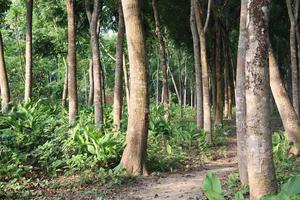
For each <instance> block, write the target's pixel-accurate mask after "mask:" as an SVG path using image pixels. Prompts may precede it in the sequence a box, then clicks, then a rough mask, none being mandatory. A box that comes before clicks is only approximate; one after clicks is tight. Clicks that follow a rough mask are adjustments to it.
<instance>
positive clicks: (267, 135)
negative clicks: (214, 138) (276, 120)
mask: <svg viewBox="0 0 300 200" xmlns="http://www.w3.org/2000/svg"><path fill="white" fill-rule="evenodd" d="M269 6H270V1H268V0H249V3H248V13H247V16H248V17H247V18H248V26H247V31H248V41H249V45H248V47H247V51H246V84H245V86H246V102H247V103H246V121H247V126H246V127H247V161H248V175H249V188H250V199H251V200H259V199H261V197H262V196H264V195H267V194H274V193H275V192H276V190H277V181H276V177H275V167H274V163H273V152H272V132H271V129H270V105H269V104H270V101H269V100H270V98H269V97H270V96H269V95H270V94H269V83H270V82H269V68H268V49H269V32H268V30H269V26H268V18H269V16H268V14H269V13H268V8H269ZM238 123H240V122H238Z"/></svg>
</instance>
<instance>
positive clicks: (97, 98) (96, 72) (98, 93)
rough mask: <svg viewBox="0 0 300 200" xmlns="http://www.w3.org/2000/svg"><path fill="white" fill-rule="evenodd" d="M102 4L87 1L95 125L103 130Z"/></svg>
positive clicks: (96, 1)
mask: <svg viewBox="0 0 300 200" xmlns="http://www.w3.org/2000/svg"><path fill="white" fill-rule="evenodd" d="M99 10H100V4H99V1H98V0H94V1H93V3H92V6H89V1H88V0H86V12H87V16H88V19H89V23H90V35H91V49H92V61H93V78H94V112H95V125H96V126H97V127H98V128H99V129H100V130H101V129H102V126H103V102H102V100H103V99H102V98H103V95H102V90H103V88H102V84H103V83H102V81H101V77H102V71H101V64H100V49H99V38H98V17H99Z"/></svg>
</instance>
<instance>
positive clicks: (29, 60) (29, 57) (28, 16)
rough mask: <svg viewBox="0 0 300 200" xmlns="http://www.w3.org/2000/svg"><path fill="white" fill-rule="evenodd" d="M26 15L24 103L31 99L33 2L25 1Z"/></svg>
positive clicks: (30, 0) (31, 0)
mask: <svg viewBox="0 0 300 200" xmlns="http://www.w3.org/2000/svg"><path fill="white" fill-rule="evenodd" d="M26 7H27V14H26V53H25V54H26V63H25V65H26V66H25V101H29V100H30V99H31V97H32V12H33V0H27V4H26Z"/></svg>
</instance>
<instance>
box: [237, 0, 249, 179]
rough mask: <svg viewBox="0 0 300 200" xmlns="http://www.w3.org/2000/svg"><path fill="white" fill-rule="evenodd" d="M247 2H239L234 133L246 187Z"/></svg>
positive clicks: (246, 0)
mask: <svg viewBox="0 0 300 200" xmlns="http://www.w3.org/2000/svg"><path fill="white" fill-rule="evenodd" d="M247 4H248V0H241V16H240V35H239V45H238V58H237V72H236V95H235V98H236V100H235V101H236V133H237V156H238V168H239V174H240V180H241V183H242V184H243V185H248V170H247V148H246V88H245V83H246V77H245V63H246V48H247V44H248V38H247V37H248V34H247V29H246V22H247Z"/></svg>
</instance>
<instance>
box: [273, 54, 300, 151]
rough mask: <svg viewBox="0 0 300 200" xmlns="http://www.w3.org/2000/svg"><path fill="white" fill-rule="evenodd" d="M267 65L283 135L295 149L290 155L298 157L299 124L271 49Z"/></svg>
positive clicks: (299, 142)
mask: <svg viewBox="0 0 300 200" xmlns="http://www.w3.org/2000/svg"><path fill="white" fill-rule="evenodd" d="M269 65H270V86H271V90H272V94H273V97H274V99H275V103H276V105H277V108H278V111H279V114H280V117H281V120H282V123H283V126H284V130H285V134H286V135H287V137H288V140H289V141H290V142H291V143H292V144H294V147H295V148H293V149H291V150H292V151H291V152H290V153H292V154H294V155H298V151H299V147H300V122H299V119H298V117H297V114H296V112H295V109H294V108H293V105H292V102H291V101H290V99H289V96H288V94H287V92H286V89H285V87H284V85H283V82H282V79H281V77H280V72H279V67H278V65H277V62H276V59H275V56H274V54H273V51H272V49H271V48H270V51H269Z"/></svg>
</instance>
